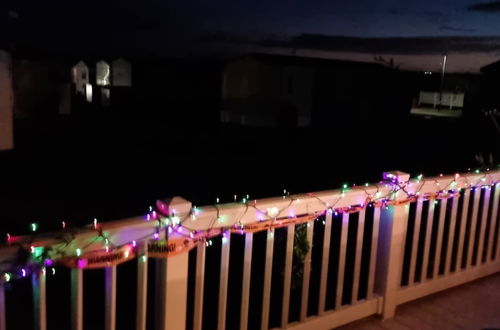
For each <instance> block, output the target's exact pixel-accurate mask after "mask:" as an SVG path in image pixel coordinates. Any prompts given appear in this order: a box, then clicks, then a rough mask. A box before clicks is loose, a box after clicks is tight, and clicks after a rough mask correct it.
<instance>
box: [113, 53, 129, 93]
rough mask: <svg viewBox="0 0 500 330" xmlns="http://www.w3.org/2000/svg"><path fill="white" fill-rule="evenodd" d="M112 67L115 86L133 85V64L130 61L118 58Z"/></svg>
mask: <svg viewBox="0 0 500 330" xmlns="http://www.w3.org/2000/svg"><path fill="white" fill-rule="evenodd" d="M111 67H112V69H111V73H112V76H113V79H112V81H113V86H115V87H132V65H131V64H130V63H129V62H127V61H126V60H124V59H123V58H118V59H116V60H114V61H113V63H112V66H111Z"/></svg>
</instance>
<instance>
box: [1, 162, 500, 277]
mask: <svg viewBox="0 0 500 330" xmlns="http://www.w3.org/2000/svg"><path fill="white" fill-rule="evenodd" d="M475 173H476V174H480V172H479V171H478V170H476V171H475ZM442 176H443V175H442V174H441V175H440V177H442ZM488 176H489V174H488V172H486V173H482V175H481V176H480V177H479V178H478V179H476V180H474V181H469V178H468V177H467V176H466V177H465V178H461V177H460V175H459V174H455V175H454V176H453V177H452V179H451V180H450V181H449V182H448V183H447V184H445V185H443V184H442V180H441V182H440V181H438V180H437V179H432V180H425V179H424V177H423V175H418V176H417V177H416V178H415V180H413V181H412V180H410V181H408V182H399V181H398V180H396V179H394V180H388V181H381V182H380V183H381V184H382V185H383V186H384V187H385V188H390V189H387V191H388V192H387V193H386V194H382V192H381V191H380V187H381V185H370V184H368V183H366V184H365V185H362V186H355V185H353V186H352V187H349V186H348V185H347V184H344V185H343V186H342V188H341V193H340V195H339V197H338V198H337V199H336V200H334V201H333V202H326V201H324V200H323V199H322V198H320V197H319V196H317V195H316V194H314V193H308V194H304V195H294V196H290V194H289V192H287V190H283V199H287V198H288V203H287V204H286V205H285V206H283V207H281V208H278V207H271V208H267V209H261V208H259V207H258V205H257V204H258V203H257V200H253V201H251V200H250V199H249V195H246V196H245V197H244V198H242V200H241V202H239V204H241V206H242V207H243V211H242V212H241V214H240V215H239V216H237V217H235V218H234V220H233V221H232V222H231V223H225V215H224V214H222V210H221V208H220V204H219V202H220V199H219V198H217V199H216V203H215V204H214V205H212V207H213V208H214V210H215V216H214V217H213V218H211V219H210V220H209V221H208V223H209V225H208V226H207V227H206V229H204V230H197V229H195V228H193V227H192V226H190V223H191V222H195V221H196V220H197V218H198V217H199V216H200V214H201V213H202V210H201V209H200V208H198V207H196V206H193V207H191V209H190V211H189V212H188V213H187V214H185V215H184V216H182V217H180V216H179V215H177V214H176V212H175V210H174V211H173V212H172V213H171V214H167V213H163V212H161V211H160V210H159V209H158V208H156V209H154V208H153V207H152V206H150V207H149V211H148V212H147V214H146V215H145V217H144V218H145V221H147V222H155V223H156V225H155V226H154V227H153V228H152V230H151V232H149V233H147V234H144V235H142V236H140V237H135V238H134V239H133V240H132V241H129V242H127V243H124V244H115V243H114V242H113V241H112V240H111V238H110V237H108V235H106V234H105V232H104V231H103V227H102V225H101V224H100V223H99V222H98V220H97V219H96V218H94V219H93V221H92V224H91V226H90V229H91V230H92V231H94V232H95V233H96V236H95V237H94V238H93V239H91V240H90V241H89V242H87V243H86V244H85V245H83V246H79V247H77V248H75V247H74V246H73V244H72V243H74V241H75V239H76V236H77V230H73V229H71V228H69V227H68V225H67V223H66V222H65V221H62V222H61V225H62V234H63V235H61V238H60V241H59V242H58V243H57V244H53V245H51V246H48V247H45V246H36V245H35V242H36V238H37V235H36V232H37V231H38V230H39V225H38V224H37V223H32V224H30V230H31V232H32V236H31V240H30V243H27V244H17V243H15V242H11V240H12V237H11V236H10V234H7V235H6V238H7V246H11V247H12V246H15V247H17V248H18V255H26V254H28V255H29V257H28V258H24V259H23V258H15V259H19V260H18V261H17V262H14V263H13V264H12V265H10V267H9V265H0V266H1V268H0V269H2V272H3V274H2V275H1V277H0V282H4V283H5V282H10V281H11V280H12V279H16V278H25V277H27V276H28V275H29V274H40V273H41V274H43V275H46V274H47V273H49V274H52V275H55V270H56V268H55V266H56V264H57V263H58V261H59V260H60V259H64V258H68V257H69V258H76V260H79V258H85V256H88V255H91V254H93V253H110V252H113V251H116V250H119V249H123V248H126V249H125V252H124V253H125V257H126V258H128V257H129V256H130V253H132V252H133V253H136V252H137V251H138V247H139V246H140V245H141V244H146V245H147V244H149V243H150V242H155V241H157V242H163V241H168V240H169V239H171V238H181V239H184V240H188V241H193V240H196V242H198V241H203V242H204V244H205V245H206V246H212V244H213V243H212V238H213V237H215V236H220V235H221V236H222V242H223V243H224V242H225V241H227V235H229V234H230V233H231V230H239V231H235V232H239V233H245V231H244V230H245V225H244V224H243V223H242V220H243V219H244V218H245V216H246V215H247V213H248V212H249V211H250V210H253V211H255V212H256V214H257V219H256V223H259V222H266V223H270V226H269V228H268V227H266V228H268V229H272V228H273V224H274V223H276V224H279V223H280V221H282V220H283V219H298V218H299V217H300V216H302V215H297V214H295V213H294V212H293V210H294V205H295V204H296V203H300V200H301V197H302V198H313V199H315V200H317V201H318V202H320V203H321V204H322V205H324V209H323V210H322V211H319V212H315V214H313V215H314V217H313V218H312V219H313V220H318V219H319V218H320V217H321V216H323V215H325V214H326V213H327V212H328V213H330V214H332V215H335V216H337V215H339V214H342V213H354V212H359V211H361V210H363V209H366V208H367V207H381V208H388V207H391V206H393V205H401V204H406V205H408V204H409V203H412V202H415V201H417V200H418V199H422V200H434V201H435V202H437V200H439V199H446V198H456V197H460V193H461V191H462V190H463V189H470V190H471V191H475V190H476V189H478V188H482V189H491V188H492V187H495V186H496V187H497V188H496V189H495V191H497V190H498V189H499V188H498V187H499V186H500V182H498V181H497V182H492V180H491V178H490V180H489V182H488V183H486V181H487V180H488ZM459 178H461V179H462V180H465V185H464V187H460V188H456V185H457V180H458V179H459ZM431 181H434V184H435V185H436V191H435V192H433V193H426V194H421V190H422V188H423V187H424V186H426V185H427V184H428V183H429V182H431ZM413 184H415V185H416V188H415V189H411V192H410V191H409V190H410V189H408V188H410V187H411V186H412V185H413ZM354 187H356V188H358V189H360V190H362V191H364V193H365V194H366V198H365V201H364V202H363V203H360V204H357V205H351V206H347V207H337V205H338V203H339V202H340V201H341V200H342V199H343V198H344V196H345V194H346V193H347V192H349V191H350V189H351V188H354ZM370 187H371V188H373V187H376V191H375V192H373V189H371V191H369V189H368V188H370ZM398 193H403V194H405V198H402V199H401V198H399V199H398V198H396V197H397V196H398ZM234 200H235V201H236V200H237V196H236V195H234ZM285 213H286V214H287V215H286V216H284V215H283V214H285ZM322 223H323V224H325V221H323V222H322ZM222 224H224V226H222ZM162 234H164V237H165V239H163V240H160V238H161V237H162ZM98 242H104V249H102V248H99V249H89V247H91V246H93V245H94V244H95V243H98ZM69 249H71V251H68V250H69ZM140 260H142V261H146V260H147V256H146V254H143V255H141V256H140ZM6 268H7V270H5V269H6Z"/></svg>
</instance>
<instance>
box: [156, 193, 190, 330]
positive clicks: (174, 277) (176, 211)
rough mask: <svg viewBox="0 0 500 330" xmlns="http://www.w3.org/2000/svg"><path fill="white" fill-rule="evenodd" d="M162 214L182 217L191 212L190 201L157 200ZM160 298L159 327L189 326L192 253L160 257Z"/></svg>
mask: <svg viewBox="0 0 500 330" xmlns="http://www.w3.org/2000/svg"><path fill="white" fill-rule="evenodd" d="M157 206H158V208H159V209H160V210H161V211H162V213H164V214H167V215H170V216H174V215H178V216H179V217H183V216H186V215H188V214H189V212H190V210H191V206H192V205H191V202H189V201H187V200H185V199H182V198H180V197H174V198H172V199H170V200H166V201H158V202H157ZM159 261H160V262H159V263H158V270H157V271H158V274H157V275H159V277H160V279H159V283H158V284H159V291H158V294H159V297H158V298H159V299H158V300H157V303H159V306H157V309H156V310H157V312H158V314H159V315H157V316H156V317H157V324H156V326H157V328H158V330H166V329H168V330H183V329H185V328H186V315H187V293H188V292H187V291H188V290H187V288H188V264H189V253H186V252H185V253H180V254H177V255H175V256H173V257H169V258H167V259H165V260H159Z"/></svg>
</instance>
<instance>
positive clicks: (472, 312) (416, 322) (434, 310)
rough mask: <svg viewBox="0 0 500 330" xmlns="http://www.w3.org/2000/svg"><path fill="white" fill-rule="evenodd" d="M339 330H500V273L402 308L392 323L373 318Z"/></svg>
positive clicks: (413, 302) (410, 303)
mask: <svg viewBox="0 0 500 330" xmlns="http://www.w3.org/2000/svg"><path fill="white" fill-rule="evenodd" d="M338 329H341V330H368V329H385V330H387V329H394V330H400V329H418V330H425V329H440V330H446V329H471V330H472V329H478V330H480V329H500V273H497V274H494V275H491V276H488V277H486V278H483V279H479V280H477V281H474V282H471V283H467V284H464V285H461V286H458V287H455V288H451V289H448V290H445V291H443V292H440V293H436V294H433V295H430V296H427V297H424V298H421V299H418V300H415V301H412V302H409V303H406V304H403V305H401V306H399V307H398V308H397V310H396V316H395V318H394V319H391V320H386V321H381V320H380V319H379V318H378V317H375V316H373V317H369V318H366V319H363V320H359V321H356V322H353V323H350V324H348V325H345V326H342V327H340V328H338Z"/></svg>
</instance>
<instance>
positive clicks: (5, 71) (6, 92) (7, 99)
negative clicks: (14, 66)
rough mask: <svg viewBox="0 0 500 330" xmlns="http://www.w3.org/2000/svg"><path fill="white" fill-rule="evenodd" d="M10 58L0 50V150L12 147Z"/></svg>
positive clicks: (12, 99)
mask: <svg viewBox="0 0 500 330" xmlns="http://www.w3.org/2000/svg"><path fill="white" fill-rule="evenodd" d="M13 101H14V95H13V91H12V74H11V60H10V56H9V54H8V53H6V52H4V51H2V50H0V151H2V150H9V149H12V148H13V147H14V128H13Z"/></svg>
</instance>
